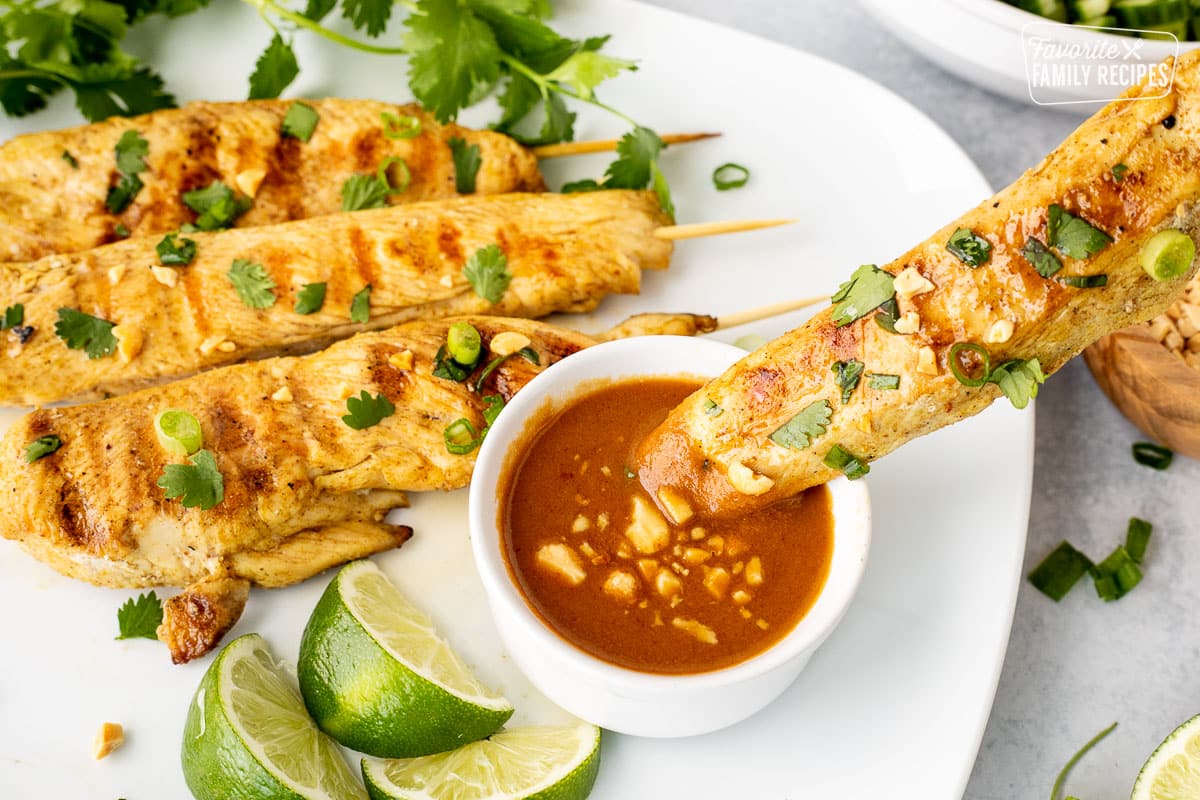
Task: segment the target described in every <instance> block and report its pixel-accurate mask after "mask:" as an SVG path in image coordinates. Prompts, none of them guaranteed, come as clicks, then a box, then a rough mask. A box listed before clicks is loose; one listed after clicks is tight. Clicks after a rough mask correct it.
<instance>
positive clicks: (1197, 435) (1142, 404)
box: [1083, 325, 1200, 458]
mask: <svg viewBox="0 0 1200 800" xmlns="http://www.w3.org/2000/svg"><path fill="white" fill-rule="evenodd" d="M1083 357H1084V360H1085V361H1087V365H1088V367H1089V368H1090V369H1091V371H1092V375H1093V377H1095V379H1096V383H1098V384H1100V388H1101V389H1103V390H1104V393H1105V394H1106V395H1108V398H1109V399H1110V400H1112V401H1113V403H1114V404H1115V405H1116V406H1117V408H1119V409H1120V410H1121V413H1122V414H1124V415H1125V416H1126V417H1128V418H1129V421H1130V422H1132V423H1133V424H1134V425H1136V426H1138V428H1140V429H1141V430H1142V432H1143V433H1145V434H1146V435H1147V436H1149V437H1150V438H1152V439H1154V440H1155V441H1157V442H1159V443H1160V444H1162V445H1164V446H1166V447H1169V448H1171V449H1172V450H1174V451H1175V452H1177V453H1182V454H1184V455H1187V456H1191V457H1192V458H1200V370H1197V369H1194V368H1192V367H1189V366H1188V365H1187V364H1185V363H1184V361H1183V359H1181V358H1179V357H1178V356H1177V355H1175V354H1174V353H1172V352H1171V351H1170V350H1168V349H1167V348H1166V347H1165V346H1164V345H1162V344H1161V343H1160V342H1159V341H1158V340H1156V339H1155V338H1154V337H1153V336H1152V335H1151V334H1150V330H1149V328H1147V327H1146V326H1145V325H1135V326H1134V327H1132V328H1125V329H1123V330H1120V331H1117V332H1116V333H1112V334H1109V335H1108V336H1105V337H1104V338H1103V339H1101V340H1100V341H1098V342H1096V343H1095V344H1093V345H1092V346H1091V347H1089V348H1088V349H1087V350H1085V351H1084V353H1083Z"/></svg>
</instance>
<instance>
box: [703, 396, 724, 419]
mask: <svg viewBox="0 0 1200 800" xmlns="http://www.w3.org/2000/svg"><path fill="white" fill-rule="evenodd" d="M704 413H705V414H708V415H709V416H710V417H719V416H721V415H722V414H724V413H725V409H723V408H721V407H720V406H719V405H717V404H716V402H714V401H713V399H712V398H711V397H706V398H704Z"/></svg>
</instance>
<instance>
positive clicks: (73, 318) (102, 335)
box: [54, 308, 117, 358]
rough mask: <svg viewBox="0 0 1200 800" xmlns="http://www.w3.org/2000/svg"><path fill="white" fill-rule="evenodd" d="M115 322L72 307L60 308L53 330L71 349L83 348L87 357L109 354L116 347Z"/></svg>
mask: <svg viewBox="0 0 1200 800" xmlns="http://www.w3.org/2000/svg"><path fill="white" fill-rule="evenodd" d="M115 327H116V323H114V322H109V321H108V320H106V319H100V318H99V317H93V316H92V315H91V314H84V313H83V312H82V311H76V310H75V309H73V308H60V309H59V310H58V322H56V323H54V332H55V333H56V334H57V335H58V338H60V339H62V340H63V341H64V342H66V344H67V347H69V348H71V349H72V350H83V351H85V352H86V353H87V357H88V358H104V357H105V356H111V355H112V354H113V351H114V350H116V349H117V337H116V336H114V335H113V332H112V330H113V328H115Z"/></svg>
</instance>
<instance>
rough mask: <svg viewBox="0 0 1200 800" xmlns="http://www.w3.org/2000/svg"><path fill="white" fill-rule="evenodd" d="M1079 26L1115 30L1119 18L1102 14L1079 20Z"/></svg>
mask: <svg viewBox="0 0 1200 800" xmlns="http://www.w3.org/2000/svg"><path fill="white" fill-rule="evenodd" d="M1076 24H1078V25H1083V26H1085V27H1088V28H1115V27H1117V18H1116V17H1115V16H1113V15H1112V14H1101V15H1100V16H1098V17H1092V18H1090V19H1081V20H1079V22H1078V23H1076Z"/></svg>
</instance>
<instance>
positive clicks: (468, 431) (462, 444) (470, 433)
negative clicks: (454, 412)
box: [442, 417, 480, 456]
mask: <svg viewBox="0 0 1200 800" xmlns="http://www.w3.org/2000/svg"><path fill="white" fill-rule="evenodd" d="M442 438H443V439H444V440H445V442H446V449H447V450H448V451H449V452H451V453H453V454H454V455H456V456H465V455H466V454H467V453H470V452H471V451H472V450H474V449H475V448H476V447H479V441H480V439H479V432H478V431H476V430H475V426H474V425H472V424H471V421H470V420H469V419H467V418H466V417H460V418H458V419H456V420H455V421H454V422H451V423H450V424H449V425H447V426H446V430H444V431H442Z"/></svg>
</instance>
